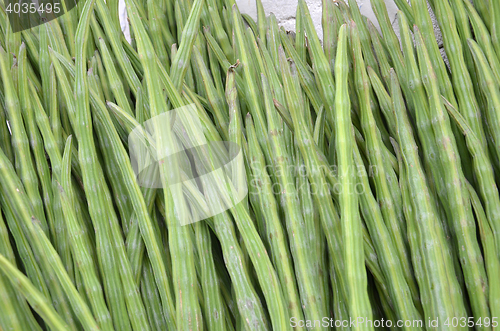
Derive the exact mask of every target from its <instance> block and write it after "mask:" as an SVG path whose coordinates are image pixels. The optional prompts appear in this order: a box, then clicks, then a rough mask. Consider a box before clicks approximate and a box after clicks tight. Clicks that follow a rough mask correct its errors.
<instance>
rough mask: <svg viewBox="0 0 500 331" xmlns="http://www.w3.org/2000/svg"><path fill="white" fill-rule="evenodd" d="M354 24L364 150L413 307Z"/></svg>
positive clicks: (398, 219)
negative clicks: (364, 140)
mask: <svg viewBox="0 0 500 331" xmlns="http://www.w3.org/2000/svg"><path fill="white" fill-rule="evenodd" d="M356 27H357V26H352V27H351V38H352V41H351V44H352V45H353V51H354V59H355V66H354V70H355V76H356V87H357V94H358V98H359V100H360V105H361V109H360V110H361V123H362V127H363V132H364V133H365V138H366V152H367V154H368V160H369V164H370V167H372V166H374V167H375V173H374V176H373V177H374V182H375V188H376V192H377V198H378V199H377V200H378V203H379V204H380V211H381V213H382V215H383V218H384V221H385V225H386V226H387V229H386V231H387V230H388V233H389V235H390V237H391V239H392V243H393V245H394V249H395V253H396V255H397V256H398V257H399V263H401V267H402V268H401V272H402V273H403V275H404V278H405V280H406V283H407V285H406V286H408V288H409V290H410V291H411V295H412V296H413V298H414V302H415V305H416V307H418V308H420V307H419V303H418V289H417V285H416V283H415V279H414V277H413V270H412V267H411V262H410V261H411V260H410V255H409V251H408V246H407V244H408V242H407V240H406V233H405V227H404V226H403V224H404V222H405V221H404V219H403V215H402V210H398V209H397V208H398V207H400V205H398V203H397V202H396V201H395V200H394V199H393V197H392V195H391V193H390V192H391V191H390V189H391V185H390V184H389V181H388V178H393V179H394V180H396V176H395V175H394V174H392V176H391V175H390V172H391V170H392V168H388V167H387V165H386V164H387V163H386V161H385V160H384V158H385V157H384V156H383V148H384V146H383V142H382V138H381V135H380V132H379V131H378V130H377V125H376V123H375V118H374V117H373V113H372V110H371V106H370V95H369V82H368V75H367V73H366V69H365V63H364V59H363V57H362V54H361V44H360V40H359V39H358V36H357V30H356ZM365 218H366V216H365ZM372 237H373V236H372ZM380 254H381V253H379V255H380ZM387 278H388V277H387ZM388 280H389V278H388ZM413 308H415V307H413ZM407 317H408V316H407Z"/></svg>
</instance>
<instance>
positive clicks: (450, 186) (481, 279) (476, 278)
mask: <svg viewBox="0 0 500 331" xmlns="http://www.w3.org/2000/svg"><path fill="white" fill-rule="evenodd" d="M415 31H416V34H415V41H416V45H417V52H418V59H419V65H420V72H421V76H422V81H423V82H424V85H425V88H426V90H427V96H428V100H429V108H430V109H432V110H433V112H432V114H431V123H432V127H433V130H434V136H435V139H436V143H437V145H438V146H440V147H441V148H439V149H438V152H439V159H440V160H441V165H442V168H443V169H444V170H445V171H443V180H444V183H445V185H446V187H447V190H446V191H447V192H446V193H445V194H446V195H447V196H448V206H447V207H448V208H449V210H450V211H451V214H452V216H451V217H449V219H448V220H449V221H450V222H451V227H452V228H453V229H454V234H455V239H456V241H457V244H456V246H457V247H458V251H459V257H460V261H461V265H462V270H463V273H464V278H465V284H466V287H467V290H468V293H469V300H470V301H471V305H472V312H473V314H474V316H477V317H479V316H481V317H482V318H489V317H490V315H489V309H488V305H487V291H488V289H487V287H486V286H485V284H486V283H487V280H486V271H485V269H484V262H483V258H482V256H481V251H480V249H479V245H478V242H477V237H476V231H475V230H476V227H475V222H474V217H473V215H472V207H471V205H470V202H469V201H468V200H469V197H468V194H467V189H466V185H465V177H464V174H463V171H462V169H461V162H460V155H459V154H458V149H457V146H456V143H455V138H454V135H453V133H452V131H451V123H450V120H449V117H448V114H447V113H446V112H445V110H444V109H443V105H442V101H441V98H440V94H439V88H438V85H437V79H436V74H435V72H434V69H433V67H432V64H431V63H430V59H429V54H428V52H427V49H426V47H425V45H424V41H423V38H422V35H421V34H420V32H419V30H418V29H416V30H415ZM445 209H446V207H445Z"/></svg>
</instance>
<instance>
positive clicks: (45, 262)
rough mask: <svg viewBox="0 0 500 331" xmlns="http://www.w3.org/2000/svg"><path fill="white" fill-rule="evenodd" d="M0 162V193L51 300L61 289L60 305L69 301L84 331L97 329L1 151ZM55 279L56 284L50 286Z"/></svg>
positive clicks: (67, 315)
mask: <svg viewBox="0 0 500 331" xmlns="http://www.w3.org/2000/svg"><path fill="white" fill-rule="evenodd" d="M0 163H1V165H0V169H1V177H2V193H3V194H4V195H5V196H7V197H9V198H8V199H9V203H10V205H11V207H12V208H13V211H14V212H15V213H16V215H19V221H20V222H22V223H23V224H24V228H25V229H26V234H27V237H28V238H30V241H31V243H32V245H33V246H34V247H35V251H36V252H37V255H38V256H40V257H41V258H40V267H41V269H42V271H43V273H44V275H45V276H46V277H47V279H48V282H49V287H50V288H51V290H53V291H54V293H53V300H54V298H57V299H58V300H60V294H59V293H57V291H60V290H61V288H62V289H63V290H64V294H66V299H64V300H63V301H62V302H61V303H62V304H66V303H67V301H69V302H70V303H71V306H72V308H73V311H74V313H75V315H76V317H78V319H79V320H80V322H81V323H82V324H83V325H84V326H85V328H86V329H88V330H98V326H97V324H96V322H95V320H94V318H93V316H92V313H91V311H90V309H89V308H88V306H87V305H86V304H85V302H84V301H83V299H82V297H81V296H80V294H79V293H78V291H77V290H76V288H75V287H74V285H73V283H72V281H71V279H70V277H69V275H68V274H67V272H66V270H65V268H64V265H63V263H62V261H61V258H60V257H59V255H58V254H57V252H56V251H55V249H54V247H53V246H52V245H51V243H50V241H49V240H48V239H47V237H46V235H45V234H44V232H43V231H42V229H41V227H40V222H38V220H37V219H36V217H34V216H33V215H32V213H30V207H29V203H30V201H29V200H28V197H27V195H26V193H25V192H24V189H23V186H22V184H21V182H20V179H19V178H18V177H17V176H16V175H15V172H14V168H13V166H12V165H11V164H10V163H9V162H8V161H7V160H6V158H5V154H3V153H2V152H1V151H0ZM57 280H58V281H59V282H57V283H56V284H54V282H56V281H57ZM66 300H67V301H66ZM66 309H67V308H66ZM63 311H64V310H63ZM71 315H72V314H71V313H66V314H65V318H66V319H68V318H70V319H71V318H72V316H71ZM72 322H73V323H72ZM69 323H70V324H71V325H74V324H75V323H74V321H71V320H70V322H69Z"/></svg>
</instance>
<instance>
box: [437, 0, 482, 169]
mask: <svg viewBox="0 0 500 331" xmlns="http://www.w3.org/2000/svg"><path fill="white" fill-rule="evenodd" d="M434 9H435V14H436V18H437V19H438V22H439V26H440V28H441V32H442V34H443V42H444V47H445V50H446V51H447V52H446V53H447V55H448V60H449V62H450V68H451V71H452V72H453V75H452V77H451V78H452V83H453V88H454V90H455V95H456V96H457V100H458V106H459V110H460V112H461V113H462V114H463V115H464V116H465V118H466V119H467V121H468V122H469V124H470V126H471V127H472V129H473V130H474V131H475V132H476V134H477V135H478V138H479V140H480V141H481V143H482V144H483V145H484V146H486V138H485V134H484V129H483V126H482V123H481V117H482V116H481V113H480V110H479V108H478V103H477V100H476V97H475V94H474V89H473V85H472V80H471V76H470V73H469V72H468V70H467V67H466V65H465V60H464V57H463V50H462V45H461V42H460V38H459V36H458V32H457V27H456V21H455V17H454V15H453V11H452V10H451V7H450V4H449V2H448V1H435V2H434ZM477 175H478V174H477V173H476V176H477Z"/></svg>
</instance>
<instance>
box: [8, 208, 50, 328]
mask: <svg viewBox="0 0 500 331" xmlns="http://www.w3.org/2000/svg"><path fill="white" fill-rule="evenodd" d="M9 236H10V234H9V230H8V229H7V226H6V224H5V222H4V220H3V216H2V213H1V212H0V239H1V240H0V254H1V255H3V256H4V257H5V258H6V259H7V260H8V261H9V262H10V263H12V265H13V266H14V267H17V266H16V258H15V256H14V250H13V249H12V245H11V243H10V239H9ZM0 278H1V279H0V282H1V283H2V284H1V287H2V291H3V292H2V293H5V294H6V295H7V300H3V301H4V302H3V303H0V304H1V305H2V311H5V312H7V313H6V314H5V315H4V316H2V317H0V318H1V319H2V321H1V322H0V325H2V327H3V328H4V329H7V327H11V328H13V329H15V328H16V327H18V328H19V330H21V329H22V330H27V329H30V330H37V331H41V327H40V324H39V322H38V321H37V320H35V317H34V316H33V313H32V311H31V308H30V307H29V305H28V303H27V302H26V299H25V298H23V297H22V296H20V295H18V294H17V293H16V292H15V288H14V287H13V285H12V284H10V283H9V280H8V278H7V277H6V276H4V275H3V274H2V275H1V276H0Z"/></svg>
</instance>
